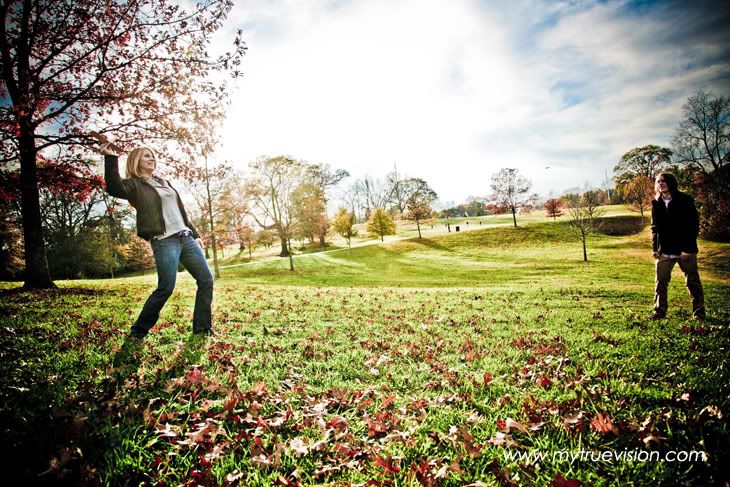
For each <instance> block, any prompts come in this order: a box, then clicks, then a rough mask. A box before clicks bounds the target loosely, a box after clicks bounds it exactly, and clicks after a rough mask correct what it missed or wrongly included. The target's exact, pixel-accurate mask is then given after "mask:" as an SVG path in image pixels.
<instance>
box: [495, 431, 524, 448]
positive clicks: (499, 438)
mask: <svg viewBox="0 0 730 487" xmlns="http://www.w3.org/2000/svg"><path fill="white" fill-rule="evenodd" d="M487 443H489V444H490V445H494V446H504V447H507V448H519V447H520V444H519V443H517V442H516V441H515V440H513V439H512V435H508V434H506V433H502V432H497V434H495V435H494V437H493V438H492V439H491V440H487Z"/></svg>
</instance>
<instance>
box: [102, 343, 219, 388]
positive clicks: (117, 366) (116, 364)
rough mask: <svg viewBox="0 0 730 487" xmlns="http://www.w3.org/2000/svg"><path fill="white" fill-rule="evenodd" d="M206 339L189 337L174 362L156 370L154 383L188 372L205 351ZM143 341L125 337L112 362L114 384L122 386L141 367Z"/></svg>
mask: <svg viewBox="0 0 730 487" xmlns="http://www.w3.org/2000/svg"><path fill="white" fill-rule="evenodd" d="M206 342H207V337H205V336H199V335H191V336H190V337H188V339H187V340H186V341H185V343H184V345H183V347H182V349H181V350H180V351H179V352H178V353H177V354H176V357H175V360H174V361H173V362H172V363H171V364H170V365H169V366H168V367H166V368H164V369H162V368H159V369H157V377H156V379H155V381H154V382H155V383H156V384H159V383H160V382H161V381H164V380H166V379H170V378H173V377H176V376H179V375H181V374H184V373H185V372H187V371H188V369H189V368H190V366H191V365H194V364H197V363H199V361H200V357H201V356H202V354H203V351H204V350H205V344H206ZM143 347H144V345H143V341H142V340H140V339H139V338H133V337H127V338H126V339H125V340H124V343H122V346H121V347H120V348H119V351H118V352H117V353H116V354H115V355H114V359H113V361H112V366H113V370H114V372H115V379H116V382H117V383H119V384H123V383H124V382H125V381H126V380H127V379H129V378H131V377H132V376H133V375H134V374H136V373H137V372H138V371H139V369H140V366H141V365H142V355H143V354H142V349H143Z"/></svg>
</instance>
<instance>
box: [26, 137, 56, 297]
mask: <svg viewBox="0 0 730 487" xmlns="http://www.w3.org/2000/svg"><path fill="white" fill-rule="evenodd" d="M22 125H23V124H21V133H20V140H19V142H20V197H21V204H22V210H21V212H22V217H23V244H24V245H25V275H24V280H25V282H24V284H23V287H24V288H26V289H53V288H55V287H56V285H55V284H54V283H53V281H52V280H51V273H50V272H49V270H48V260H47V259H46V247H45V243H44V242H43V226H42V224H41V207H40V195H39V192H38V170H37V167H36V148H35V138H34V136H33V132H32V130H31V129H30V128H27V127H26V128H23V127H22Z"/></svg>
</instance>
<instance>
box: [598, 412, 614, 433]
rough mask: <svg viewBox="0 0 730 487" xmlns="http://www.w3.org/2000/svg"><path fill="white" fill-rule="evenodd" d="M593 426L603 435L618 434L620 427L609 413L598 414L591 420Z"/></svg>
mask: <svg viewBox="0 0 730 487" xmlns="http://www.w3.org/2000/svg"><path fill="white" fill-rule="evenodd" d="M591 426H592V427H593V429H594V430H596V431H597V432H599V433H601V434H602V435H608V434H613V435H616V436H618V428H616V426H614V424H613V420H612V419H611V416H609V415H608V414H603V413H598V414H596V417H595V418H593V419H592V420H591Z"/></svg>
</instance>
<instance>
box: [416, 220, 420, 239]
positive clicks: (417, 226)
mask: <svg viewBox="0 0 730 487" xmlns="http://www.w3.org/2000/svg"><path fill="white" fill-rule="evenodd" d="M416 228H418V238H419V239H420V238H421V224H420V223H418V220H416Z"/></svg>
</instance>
